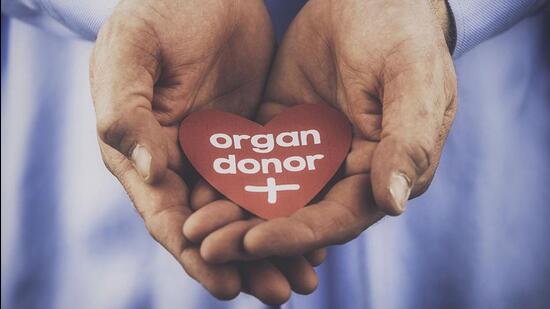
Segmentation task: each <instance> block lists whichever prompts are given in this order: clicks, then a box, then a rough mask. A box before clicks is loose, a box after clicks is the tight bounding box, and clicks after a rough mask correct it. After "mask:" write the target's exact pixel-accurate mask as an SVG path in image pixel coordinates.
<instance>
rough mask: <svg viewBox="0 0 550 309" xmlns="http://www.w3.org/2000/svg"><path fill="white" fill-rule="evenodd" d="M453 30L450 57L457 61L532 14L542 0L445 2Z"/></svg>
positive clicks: (541, 3)
mask: <svg viewBox="0 0 550 309" xmlns="http://www.w3.org/2000/svg"><path fill="white" fill-rule="evenodd" d="M447 1H448V3H449V6H450V8H451V11H452V15H453V18H454V22H455V27H456V43H455V48H454V52H453V57H454V58H458V57H460V56H462V55H463V54H464V53H466V52H467V51H469V50H470V49H472V48H474V47H475V46H476V45H478V44H479V43H481V42H483V41H485V40H487V39H489V38H491V37H493V36H495V35H497V34H499V33H501V32H503V31H505V30H507V29H508V28H510V27H512V26H513V25H515V24H516V23H518V22H519V21H521V20H522V19H523V18H525V17H527V16H529V15H532V14H534V13H536V12H537V11H538V10H539V9H541V8H542V7H543V5H544V4H546V2H547V1H545V0H507V1H494V0H447Z"/></svg>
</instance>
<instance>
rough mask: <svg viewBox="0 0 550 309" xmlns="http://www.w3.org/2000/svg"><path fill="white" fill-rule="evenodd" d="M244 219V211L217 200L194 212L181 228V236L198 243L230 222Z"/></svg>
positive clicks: (230, 203)
mask: <svg viewBox="0 0 550 309" xmlns="http://www.w3.org/2000/svg"><path fill="white" fill-rule="evenodd" d="M242 219H244V211H243V210H242V209H241V208H240V207H239V206H237V205H235V204H234V203H233V202H230V201H228V200H217V201H214V202H211V203H210V204H208V205H206V206H204V207H202V208H200V209H199V210H197V211H196V212H194V213H193V214H192V215H191V216H190V217H189V219H188V220H187V221H186V222H185V224H184V226H183V234H184V235H185V237H186V238H187V239H189V240H191V241H192V242H195V243H199V242H201V241H202V240H203V239H204V238H205V237H206V236H208V235H209V234H210V233H212V232H214V231H216V230H217V229H219V228H222V227H224V226H226V225H228V224H229V223H231V222H234V221H237V220H242Z"/></svg>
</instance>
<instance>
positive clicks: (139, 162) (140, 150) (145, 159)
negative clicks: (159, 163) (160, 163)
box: [131, 144, 151, 179]
mask: <svg viewBox="0 0 550 309" xmlns="http://www.w3.org/2000/svg"><path fill="white" fill-rule="evenodd" d="M131 159H132V162H133V163H134V166H135V167H136V170H137V171H138V173H139V174H140V175H141V177H143V178H144V179H147V178H148V177H149V172H150V170H151V154H150V153H149V151H147V149H145V147H143V146H141V145H139V144H138V145H136V147H135V148H134V150H133V151H132V158H131Z"/></svg>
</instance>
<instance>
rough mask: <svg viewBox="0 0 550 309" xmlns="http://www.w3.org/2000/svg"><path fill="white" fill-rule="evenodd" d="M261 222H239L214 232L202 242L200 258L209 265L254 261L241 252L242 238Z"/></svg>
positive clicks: (258, 220) (252, 257) (251, 257)
mask: <svg viewBox="0 0 550 309" xmlns="http://www.w3.org/2000/svg"><path fill="white" fill-rule="evenodd" d="M261 222H263V220H261V219H250V220H240V221H235V222H233V223H230V224H229V225H226V226H224V227H222V228H220V229H218V230H216V231H215V232H213V233H212V234H210V235H208V236H207V237H206V238H205V239H204V240H203V241H202V244H201V249H200V252H201V256H202V257H203V258H204V259H205V260H206V261H208V262H209V263H226V262H229V261H248V260H252V259H255V256H252V255H250V254H248V252H246V251H244V250H243V238H244V235H245V234H246V232H247V231H248V230H249V229H251V228H252V227H254V226H256V225H258V224H260V223H261Z"/></svg>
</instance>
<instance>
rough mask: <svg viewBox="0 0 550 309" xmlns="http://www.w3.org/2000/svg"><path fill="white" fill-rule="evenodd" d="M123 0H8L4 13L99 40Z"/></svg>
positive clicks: (5, 2) (4, 4)
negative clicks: (99, 34)
mask: <svg viewBox="0 0 550 309" xmlns="http://www.w3.org/2000/svg"><path fill="white" fill-rule="evenodd" d="M118 1H119V0H94V1H84V0H79V1H66V0H6V1H2V14H6V15H8V16H10V17H15V18H18V19H20V20H22V21H23V22H27V23H29V24H33V25H36V26H38V27H40V28H42V29H44V30H49V31H52V32H54V33H57V34H60V35H71V34H73V35H74V34H75V35H77V36H79V37H81V38H84V39H87V40H95V38H96V36H97V33H98V32H99V29H100V28H101V26H102V25H103V23H104V22H105V21H106V20H107V18H109V16H110V15H111V14H112V12H113V10H114V8H115V6H116V5H117V4H118Z"/></svg>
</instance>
